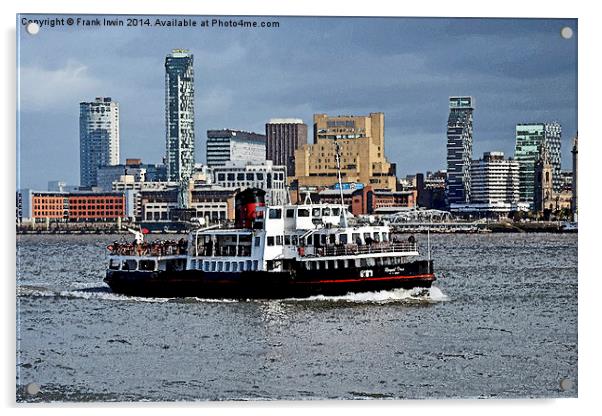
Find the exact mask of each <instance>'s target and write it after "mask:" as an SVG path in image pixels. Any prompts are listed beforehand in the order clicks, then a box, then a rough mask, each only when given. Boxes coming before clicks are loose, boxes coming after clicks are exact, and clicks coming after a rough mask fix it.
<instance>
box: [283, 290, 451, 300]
mask: <svg viewBox="0 0 602 416" xmlns="http://www.w3.org/2000/svg"><path fill="white" fill-rule="evenodd" d="M447 300H449V297H448V296H447V295H446V294H444V293H443V292H442V291H441V289H439V288H438V287H436V286H432V287H430V288H419V287H417V288H413V289H393V290H382V291H379V292H361V293H348V294H346V295H342V296H324V295H318V296H311V297H309V298H292V299H286V300H285V301H295V302H311V301H326V302H349V303H394V302H405V303H437V302H444V301H447Z"/></svg>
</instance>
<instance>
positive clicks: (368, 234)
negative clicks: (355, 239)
mask: <svg viewBox="0 0 602 416" xmlns="http://www.w3.org/2000/svg"><path fill="white" fill-rule="evenodd" d="M370 241H372V237H371V236H370V233H364V242H365V243H366V244H368V243H369V242H370Z"/></svg>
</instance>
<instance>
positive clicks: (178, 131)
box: [165, 49, 195, 183]
mask: <svg viewBox="0 0 602 416" xmlns="http://www.w3.org/2000/svg"><path fill="white" fill-rule="evenodd" d="M193 58H194V57H193V55H192V54H191V53H189V51H187V50H185V49H174V50H173V52H172V53H171V54H169V55H167V57H166V58H165V132H166V154H165V164H166V173H167V180H168V181H172V182H182V183H187V182H188V180H189V179H190V177H191V176H192V171H193V169H194V160H195V159H194V146H195V140H194V68H193V64H194V59H193Z"/></svg>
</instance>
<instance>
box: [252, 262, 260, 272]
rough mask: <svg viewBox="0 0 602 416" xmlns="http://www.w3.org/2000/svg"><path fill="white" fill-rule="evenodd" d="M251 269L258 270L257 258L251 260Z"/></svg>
mask: <svg viewBox="0 0 602 416" xmlns="http://www.w3.org/2000/svg"><path fill="white" fill-rule="evenodd" d="M253 270H259V262H258V261H257V260H253Z"/></svg>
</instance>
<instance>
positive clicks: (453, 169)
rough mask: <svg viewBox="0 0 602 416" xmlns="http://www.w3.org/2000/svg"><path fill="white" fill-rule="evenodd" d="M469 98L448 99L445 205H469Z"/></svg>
mask: <svg viewBox="0 0 602 416" xmlns="http://www.w3.org/2000/svg"><path fill="white" fill-rule="evenodd" d="M473 110H474V102H473V99H472V97H450V98H449V117H448V119H447V185H446V193H447V201H448V204H450V205H451V204H465V203H468V202H470V182H471V180H470V179H471V178H470V167H471V163H472V113H473Z"/></svg>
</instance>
